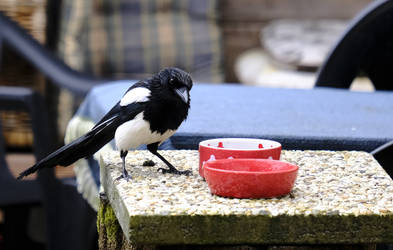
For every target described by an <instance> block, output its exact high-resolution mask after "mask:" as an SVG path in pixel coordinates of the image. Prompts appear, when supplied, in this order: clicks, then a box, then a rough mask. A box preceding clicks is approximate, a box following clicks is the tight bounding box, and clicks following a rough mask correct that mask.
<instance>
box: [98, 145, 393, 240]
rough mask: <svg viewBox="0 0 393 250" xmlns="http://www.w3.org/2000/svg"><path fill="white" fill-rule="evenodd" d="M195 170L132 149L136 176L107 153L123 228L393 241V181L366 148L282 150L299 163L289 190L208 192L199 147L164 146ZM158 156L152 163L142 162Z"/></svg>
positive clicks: (171, 234) (152, 236) (191, 236)
mask: <svg viewBox="0 0 393 250" xmlns="http://www.w3.org/2000/svg"><path fill="white" fill-rule="evenodd" d="M161 153H162V155H163V156H164V157H166V158H167V159H168V160H169V161H170V162H171V163H173V164H174V165H175V166H176V167H178V169H181V170H185V169H190V170H192V171H193V175H191V176H177V175H170V174H166V175H163V174H161V173H160V172H157V168H158V167H165V166H164V165H163V163H161V162H160V160H159V159H158V158H156V157H155V156H152V155H151V154H150V153H149V152H147V151H134V152H129V154H128V156H127V170H128V171H129V173H130V174H131V175H132V177H133V179H132V181H130V182H126V181H125V180H116V178H117V177H118V176H119V175H120V174H121V160H120V157H119V153H118V152H110V153H107V154H104V155H103V156H102V157H101V162H100V165H101V178H102V180H101V181H102V184H103V188H104V191H105V193H106V194H107V196H108V198H109V201H110V204H111V206H112V208H113V210H114V212H115V214H116V217H117V218H118V221H119V223H120V225H121V227H122V230H123V232H124V235H125V237H126V238H127V239H129V240H130V242H132V243H135V244H245V243H246V244H309V243H321V244H329V243H336V244H347V243H352V244H354V243H377V242H393V181H392V180H391V179H390V177H389V176H388V175H387V174H386V173H385V171H384V170H383V169H382V168H381V166H380V165H379V164H378V163H377V162H376V161H375V160H374V159H373V157H372V156H371V155H370V154H368V153H365V152H356V151H340V152H332V151H283V152H282V156H281V159H282V160H284V161H288V162H291V163H294V164H297V165H298V166H299V173H298V177H297V180H296V183H295V186H294V189H293V191H292V192H291V195H287V196H284V197H281V198H272V199H231V198H223V197H218V196H215V195H212V194H210V191H209V188H208V186H207V183H206V182H205V181H204V180H203V179H202V178H201V177H200V176H199V174H198V152H197V151H192V150H177V151H161ZM147 159H153V160H154V161H155V162H156V163H157V164H156V166H154V167H143V166H142V164H143V162H144V161H145V160H147Z"/></svg>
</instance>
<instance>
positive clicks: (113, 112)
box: [92, 80, 149, 129]
mask: <svg viewBox="0 0 393 250" xmlns="http://www.w3.org/2000/svg"><path fill="white" fill-rule="evenodd" d="M148 86H149V83H148V82H146V81H144V80H141V81H139V82H136V83H135V84H134V85H132V86H131V87H130V88H128V90H127V91H126V92H125V94H127V93H128V92H129V91H130V90H132V89H135V88H138V87H144V88H147V87H148ZM125 94H124V95H125ZM124 95H123V96H124ZM133 109H134V107H133V106H131V107H124V106H120V101H119V102H117V104H116V105H115V106H113V107H112V109H111V110H109V112H108V113H106V114H105V116H104V117H102V118H101V120H100V121H99V122H97V123H96V125H95V126H94V127H93V128H92V129H95V128H96V127H97V126H99V125H100V124H101V123H105V121H106V120H109V119H111V118H113V117H114V116H117V115H118V114H120V113H122V112H123V113H124V111H125V114H126V115H127V114H128V112H131V113H132V112H133ZM122 110H123V111H122ZM138 113H139V112H138ZM138 113H137V114H138ZM137 114H135V115H137ZM135 115H134V116H133V117H132V118H130V119H129V120H131V119H133V118H134V117H135ZM126 119H127V118H126Z"/></svg>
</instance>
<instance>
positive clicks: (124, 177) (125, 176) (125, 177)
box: [116, 173, 132, 182]
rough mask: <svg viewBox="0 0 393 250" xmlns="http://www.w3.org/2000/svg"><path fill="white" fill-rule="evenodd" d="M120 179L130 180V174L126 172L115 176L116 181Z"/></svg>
mask: <svg viewBox="0 0 393 250" xmlns="http://www.w3.org/2000/svg"><path fill="white" fill-rule="evenodd" d="M121 179H125V180H126V181H127V182H129V181H130V180H132V178H131V175H129V174H128V173H126V174H124V173H123V174H121V175H120V176H119V177H117V178H116V181H118V180H121Z"/></svg>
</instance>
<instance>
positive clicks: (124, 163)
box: [116, 150, 131, 181]
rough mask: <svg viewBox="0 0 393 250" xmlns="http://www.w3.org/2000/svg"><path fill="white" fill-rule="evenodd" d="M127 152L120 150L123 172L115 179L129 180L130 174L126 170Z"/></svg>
mask: <svg viewBox="0 0 393 250" xmlns="http://www.w3.org/2000/svg"><path fill="white" fill-rule="evenodd" d="M127 154H128V151H127V150H120V157H121V159H122V161H123V173H122V174H121V175H120V176H119V177H117V178H116V180H120V179H123V178H124V179H126V181H129V180H131V175H129V174H128V172H127V170H126V156H127Z"/></svg>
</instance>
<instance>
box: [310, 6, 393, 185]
mask: <svg viewBox="0 0 393 250" xmlns="http://www.w3.org/2000/svg"><path fill="white" fill-rule="evenodd" d="M392 60H393V1H389V0H378V1H373V2H372V3H371V4H370V5H368V6H367V7H366V8H365V9H364V10H363V11H362V12H361V13H359V15H357V16H356V17H355V18H354V19H353V20H352V22H351V23H350V25H349V26H348V28H347V30H346V31H345V32H344V34H343V35H342V37H341V38H340V39H339V40H338V42H337V43H336V45H335V46H334V47H333V49H332V50H331V52H330V54H329V56H328V57H327V59H326V61H325V62H324V64H323V65H322V67H321V68H320V70H319V72H318V76H317V80H316V82H315V86H316V87H335V88H349V86H350V85H351V83H352V81H353V80H354V78H355V77H356V76H357V75H359V74H364V75H366V76H367V77H369V78H370V80H371V81H372V83H373V85H374V87H375V89H377V90H393V74H392V72H393V63H392ZM381 132H382V131H381ZM371 154H373V156H374V157H375V159H376V160H377V161H378V162H379V163H380V164H381V166H383V167H384V169H385V170H386V171H387V173H388V174H389V175H390V176H391V177H393V166H392V162H393V142H389V143H386V144H385V145H381V146H380V147H378V148H376V149H375V150H373V151H372V152H371Z"/></svg>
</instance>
